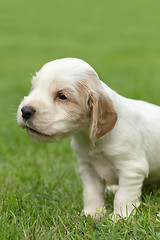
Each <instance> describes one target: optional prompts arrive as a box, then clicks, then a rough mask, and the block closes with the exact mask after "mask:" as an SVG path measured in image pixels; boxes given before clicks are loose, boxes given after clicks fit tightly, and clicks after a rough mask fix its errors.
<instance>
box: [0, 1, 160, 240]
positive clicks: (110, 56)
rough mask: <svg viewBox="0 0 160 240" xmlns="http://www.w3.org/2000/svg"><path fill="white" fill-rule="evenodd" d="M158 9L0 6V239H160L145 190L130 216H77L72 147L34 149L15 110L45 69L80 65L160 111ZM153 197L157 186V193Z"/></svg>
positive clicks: (153, 4) (157, 201) (157, 198)
mask: <svg viewBox="0 0 160 240" xmlns="http://www.w3.org/2000/svg"><path fill="white" fill-rule="evenodd" d="M159 13H160V1H158V0H141V1H139V0H134V1H127V0H122V1H117V0H107V1H106V0H101V1H94V0H92V1H91V0H81V1H75V0H74V1H73V0H46V1H41V0H39V1H38V0H34V1H33V0H32V1H31V0H28V1H26V0H23V1H22V0H14V1H13V0H1V1H0V113H1V114H0V126H1V128H0V239H37V240H40V239H128V240H129V239H160V190H159V188H158V186H156V187H155V188H154V189H152V188H150V189H148V188H147V189H145V190H144V192H143V203H142V204H141V206H140V208H139V209H138V211H137V213H136V216H134V217H130V218H129V219H128V220H127V221H124V220H120V221H119V222H118V223H117V224H114V223H112V222H111V220H110V218H109V214H110V213H111V212H112V201H113V198H112V197H111V198H109V199H106V200H107V210H108V211H107V214H106V217H105V218H102V219H101V220H93V219H91V218H89V217H88V218H86V217H85V216H81V210H82V207H83V204H82V186H81V180H80V177H79V174H78V165H77V162H76V158H75V155H74V153H73V152H72V151H71V149H70V139H65V140H63V141H61V142H60V143H53V144H52V143H50V144H42V143H35V142H33V141H32V140H31V139H30V138H29V137H28V136H27V135H26V133H25V131H23V130H22V129H20V128H19V127H18V126H17V123H16V121H15V119H16V114H15V113H16V109H17V106H18V104H19V102H20V101H21V99H22V98H23V96H24V95H26V94H27V93H28V91H29V89H30V79H31V76H32V75H33V74H34V73H35V72H36V71H37V70H39V69H40V68H41V66H42V65H43V64H44V63H45V62H47V61H50V60H53V59H56V58H61V57H78V58H82V59H84V60H86V61H88V62H89V63H90V64H91V65H92V66H93V67H94V68H95V69H96V70H97V72H98V74H99V75H100V77H101V79H103V81H105V82H106V83H107V84H108V85H109V86H110V87H112V88H113V89H115V90H116V91H117V92H119V93H120V94H122V95H124V96H127V97H131V98H136V99H143V100H146V101H150V102H152V103H155V104H158V105H160V97H159V95H160V94H159V93H160V28H159V26H160V14H159ZM159 187H160V186H159Z"/></svg>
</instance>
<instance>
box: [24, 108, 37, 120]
mask: <svg viewBox="0 0 160 240" xmlns="http://www.w3.org/2000/svg"><path fill="white" fill-rule="evenodd" d="M21 112H22V117H23V119H24V120H26V121H27V120H28V119H30V118H31V117H32V116H33V115H34V114H35V112H36V110H35V109H34V108H32V107H22V108H21Z"/></svg>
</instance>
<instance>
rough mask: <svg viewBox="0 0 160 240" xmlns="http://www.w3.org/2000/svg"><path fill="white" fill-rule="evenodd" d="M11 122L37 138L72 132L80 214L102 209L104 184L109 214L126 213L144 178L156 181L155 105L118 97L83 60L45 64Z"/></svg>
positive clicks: (159, 147) (158, 112)
mask: <svg viewBox="0 0 160 240" xmlns="http://www.w3.org/2000/svg"><path fill="white" fill-rule="evenodd" d="M17 121H18V124H19V125H20V126H21V127H22V128H25V129H26V130H27V133H28V134H29V135H30V136H31V137H32V138H33V139H35V140H38V141H47V142H50V141H57V140H60V139H62V138H65V137H67V136H69V135H71V136H72V142H71V146H72V148H73V150H74V151H75V153H76V156H77V160H78V163H79V172H80V175H81V178H82V184H83V201H84V214H85V215H86V216H87V215H90V216H92V217H96V216H97V213H100V212H101V211H102V210H103V208H104V192H105V183H106V182H107V183H110V184H113V185H114V192H115V197H114V214H120V215H121V216H122V217H126V216H128V215H129V214H130V213H131V212H132V210H133V209H135V207H138V206H139V204H140V202H139V199H140V196H141V190H142V186H143V183H144V180H145V179H146V180H145V181H147V182H153V181H156V180H158V179H160V107H158V106H155V105H153V104H150V103H146V102H143V101H137V100H132V99H127V98H124V97H122V96H120V95H118V94H117V93H116V92H115V91H113V90H112V89H110V88H109V87H108V86H107V85H106V84H104V83H103V82H102V81H100V79H99V77H98V75H97V73H96V72H95V71H94V69H93V68H92V67H91V66H90V65H89V64H87V63H86V62H84V61H83V60H80V59H75V58H65V59H60V60H55V61H52V62H49V63H47V64H45V65H44V66H43V67H42V68H41V70H40V71H39V72H38V73H37V74H36V76H35V77H33V79H32V89H31V91H30V93H29V95H28V96H27V97H24V99H23V100H22V102H21V103H20V105H19V108H18V113H17ZM115 185H116V187H115Z"/></svg>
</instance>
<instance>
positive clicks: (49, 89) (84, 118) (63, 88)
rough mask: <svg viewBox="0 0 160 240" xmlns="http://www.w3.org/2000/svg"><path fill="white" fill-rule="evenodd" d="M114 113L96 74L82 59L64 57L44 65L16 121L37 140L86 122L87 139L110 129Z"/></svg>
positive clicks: (60, 135) (83, 127) (52, 138)
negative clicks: (88, 132)
mask: <svg viewBox="0 0 160 240" xmlns="http://www.w3.org/2000/svg"><path fill="white" fill-rule="evenodd" d="M116 119H117V115H116V112H115V109H114V106H113V103H112V101H111V99H110V98H109V97H108V96H106V95H104V93H103V89H102V86H101V84H100V80H99V78H98V75H97V74H96V72H95V71H94V70H93V68H92V67H91V66H90V65H89V64H87V63H86V62H84V61H82V60H79V59H74V58H66V59H60V60H55V61H53V62H49V63H47V64H45V65H44V66H43V67H42V68H41V70H40V71H39V72H38V73H37V74H36V76H35V77H33V79H32V88H31V91H30V93H29V95H28V96H27V97H24V99H23V100H22V102H21V103H20V105H19V108H18V113H17V121H18V124H19V125H20V126H21V127H22V128H26V130H27V132H28V134H29V135H30V136H31V137H32V138H33V139H35V140H38V141H55V140H59V139H61V138H64V137H67V136H68V135H72V134H74V133H76V132H78V131H86V129H87V128H89V125H90V134H89V136H90V139H91V141H92V142H95V141H96V140H97V139H99V138H100V137H102V136H103V135H105V134H106V133H107V132H109V131H111V130H112V128H113V127H114V125H115V122H116Z"/></svg>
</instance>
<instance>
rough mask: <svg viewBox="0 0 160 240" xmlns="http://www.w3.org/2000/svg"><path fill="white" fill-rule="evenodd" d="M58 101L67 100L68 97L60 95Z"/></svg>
mask: <svg viewBox="0 0 160 240" xmlns="http://www.w3.org/2000/svg"><path fill="white" fill-rule="evenodd" d="M57 97H58V99H61V100H66V99H67V97H66V96H65V95H64V94H63V93H58V96H57Z"/></svg>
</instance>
